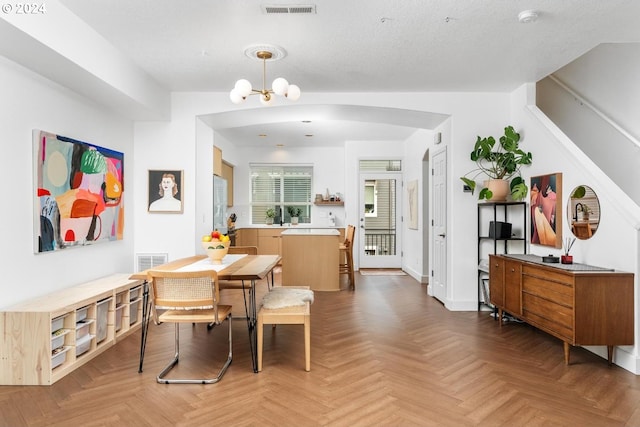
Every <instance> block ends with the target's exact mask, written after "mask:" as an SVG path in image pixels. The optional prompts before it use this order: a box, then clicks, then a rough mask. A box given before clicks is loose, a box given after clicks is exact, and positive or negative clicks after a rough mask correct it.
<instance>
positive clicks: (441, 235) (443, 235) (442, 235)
mask: <svg viewBox="0 0 640 427" xmlns="http://www.w3.org/2000/svg"><path fill="white" fill-rule="evenodd" d="M438 236H440V237H445V236H446V234H444V233H442V234H438Z"/></svg>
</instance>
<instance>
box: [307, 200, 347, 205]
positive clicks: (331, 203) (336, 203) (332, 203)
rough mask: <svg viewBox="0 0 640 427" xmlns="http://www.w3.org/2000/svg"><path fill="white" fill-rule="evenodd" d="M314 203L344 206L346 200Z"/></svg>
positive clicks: (315, 203)
mask: <svg viewBox="0 0 640 427" xmlns="http://www.w3.org/2000/svg"><path fill="white" fill-rule="evenodd" d="M313 204H314V205H317V206H344V201H342V200H340V201H339V202H324V201H323V202H314V203H313Z"/></svg>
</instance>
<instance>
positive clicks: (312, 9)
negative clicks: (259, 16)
mask: <svg viewBox="0 0 640 427" xmlns="http://www.w3.org/2000/svg"><path fill="white" fill-rule="evenodd" d="M262 13H264V14H266V15H313V14H315V13H316V6H315V5H314V4H292V5H288V6H287V5H283V4H278V5H265V6H262Z"/></svg>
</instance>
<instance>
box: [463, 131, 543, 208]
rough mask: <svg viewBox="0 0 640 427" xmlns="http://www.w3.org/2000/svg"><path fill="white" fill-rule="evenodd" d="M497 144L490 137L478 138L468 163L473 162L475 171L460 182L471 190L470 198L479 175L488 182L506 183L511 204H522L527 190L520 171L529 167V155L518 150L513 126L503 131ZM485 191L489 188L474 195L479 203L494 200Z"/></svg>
mask: <svg viewBox="0 0 640 427" xmlns="http://www.w3.org/2000/svg"><path fill="white" fill-rule="evenodd" d="M498 141H499V143H498V144H496V140H495V138H494V137H492V136H489V137H485V138H481V137H479V136H478V139H477V140H476V143H475V145H474V147H473V151H471V160H472V161H474V162H476V165H477V168H476V169H473V170H472V171H470V172H468V173H467V174H466V175H464V176H462V177H460V179H461V180H462V181H463V182H464V183H465V184H466V185H467V186H469V188H471V194H473V193H474V192H475V189H476V186H477V183H476V178H477V177H478V176H480V175H485V176H486V177H487V178H488V179H489V181H491V180H503V181H506V182H507V183H508V191H507V193H509V192H510V193H511V197H512V198H513V199H514V200H522V199H524V198H525V196H526V195H527V193H528V191H529V187H527V184H526V183H525V181H524V179H522V177H521V176H520V168H521V167H522V166H523V165H530V164H531V160H532V155H531V153H529V152H525V151H523V150H522V149H520V147H519V142H520V134H519V133H518V132H516V131H515V130H514V129H513V126H507V127H505V128H504V135H503V136H501V137H500V139H499V140H498ZM489 187H490V185H484V188H482V190H481V191H480V193H479V194H478V198H479V199H481V200H482V199H485V200H491V199H492V198H493V197H494V191H492V190H491V189H490V188H489Z"/></svg>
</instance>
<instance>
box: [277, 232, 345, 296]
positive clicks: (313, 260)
mask: <svg viewBox="0 0 640 427" xmlns="http://www.w3.org/2000/svg"><path fill="white" fill-rule="evenodd" d="M339 238H340V233H339V232H338V230H335V229H326V228H325V229H309V228H306V229H305V228H302V229H297V228H290V229H288V230H285V231H283V232H282V238H281V241H282V286H309V287H310V288H311V289H312V290H314V291H339V290H340V280H339V269H338V265H339V259H340V250H339V249H338V246H339V242H340V240H339Z"/></svg>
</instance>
